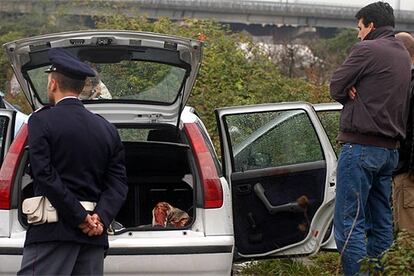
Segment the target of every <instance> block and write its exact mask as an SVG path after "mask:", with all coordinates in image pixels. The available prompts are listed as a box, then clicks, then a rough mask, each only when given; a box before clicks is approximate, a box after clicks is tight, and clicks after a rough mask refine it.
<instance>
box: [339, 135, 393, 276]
mask: <svg viewBox="0 0 414 276" xmlns="http://www.w3.org/2000/svg"><path fill="white" fill-rule="evenodd" d="M397 163H398V151H397V150H394V149H386V148H380V147H374V146H366V145H359V144H349V143H348V144H344V145H343V147H342V150H341V154H340V155H339V160H338V168H337V181H336V200H335V214H334V233H335V241H336V245H337V248H338V251H339V252H340V253H341V263H342V268H343V272H344V274H345V275H354V274H356V273H358V272H359V270H360V264H359V261H360V260H362V259H363V258H364V257H366V256H369V257H379V256H380V255H381V253H382V252H384V251H385V250H386V249H387V248H389V247H390V246H391V244H392V241H393V225H392V212H391V207H390V196H391V176H392V172H393V170H394V169H395V168H396V166H397Z"/></svg>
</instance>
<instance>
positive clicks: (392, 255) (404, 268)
mask: <svg viewBox="0 0 414 276" xmlns="http://www.w3.org/2000/svg"><path fill="white" fill-rule="evenodd" d="M379 263H381V264H382V266H383V271H379V269H380V265H379ZM361 270H363V271H365V272H370V273H373V274H374V275H391V276H403V275H407V276H408V275H414V233H408V232H406V231H401V232H399V233H397V237H396V239H395V241H394V244H393V245H392V246H391V247H390V248H389V249H388V250H387V251H386V252H385V253H384V254H383V256H382V257H381V258H380V259H379V260H377V259H370V258H366V259H365V260H364V261H363V263H362V268H361Z"/></svg>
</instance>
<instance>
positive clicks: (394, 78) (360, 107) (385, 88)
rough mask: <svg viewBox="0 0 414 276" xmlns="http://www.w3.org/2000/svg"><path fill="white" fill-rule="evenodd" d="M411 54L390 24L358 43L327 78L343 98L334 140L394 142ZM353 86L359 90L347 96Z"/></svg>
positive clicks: (401, 133)
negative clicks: (355, 94)
mask: <svg viewBox="0 0 414 276" xmlns="http://www.w3.org/2000/svg"><path fill="white" fill-rule="evenodd" d="M410 68H411V59H410V56H409V54H408V52H407V50H406V49H405V47H404V45H403V44H402V42H401V41H399V40H397V39H396V38H395V36H394V30H393V28H392V27H379V28H377V29H375V30H374V31H373V32H371V33H369V34H368V35H367V37H366V38H365V40H364V41H361V42H359V43H357V44H356V45H355V46H354V47H353V48H352V50H351V53H350V54H349V56H348V57H347V59H346V60H345V62H344V63H343V64H342V65H341V67H339V68H338V69H337V70H336V71H335V72H334V74H333V75H332V78H331V83H330V92H331V96H332V98H333V99H335V100H336V101H338V102H340V103H342V104H343V110H342V112H341V118H340V133H339V136H338V140H339V141H340V142H343V143H346V142H349V143H357V144H365V145H372V146H379V147H385V148H396V147H398V140H400V139H401V138H404V137H405V128H406V121H407V117H408V102H409V87H410V79H411V74H410ZM352 86H355V87H356V90H357V96H356V98H355V99H354V100H351V99H350V98H349V97H348V90H349V89H350V88H351V87H352Z"/></svg>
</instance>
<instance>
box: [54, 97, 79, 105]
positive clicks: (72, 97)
mask: <svg viewBox="0 0 414 276" xmlns="http://www.w3.org/2000/svg"><path fill="white" fill-rule="evenodd" d="M65 99H79V98H78V97H76V96H66V97H63V98H62V99H60V100H59V101H57V102H56V103H55V105H57V104H58V103H60V102H61V101H63V100H65Z"/></svg>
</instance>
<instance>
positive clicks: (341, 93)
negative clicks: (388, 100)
mask: <svg viewBox="0 0 414 276" xmlns="http://www.w3.org/2000/svg"><path fill="white" fill-rule="evenodd" d="M369 56H370V50H369V48H368V47H367V46H366V45H364V44H357V45H355V46H354V47H353V48H352V50H351V53H350V54H349V56H348V57H347V58H346V60H345V61H344V63H343V64H342V65H341V66H340V67H339V68H338V69H337V70H336V71H335V72H334V73H333V75H332V78H331V82H330V93H331V97H332V98H333V99H334V100H336V101H338V102H340V103H341V104H345V103H346V102H347V101H348V100H349V97H348V91H349V89H350V88H351V87H352V86H355V85H356V84H357V83H358V80H359V79H360V77H361V75H362V73H363V72H364V69H365V68H366V66H367V64H368V59H369Z"/></svg>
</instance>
